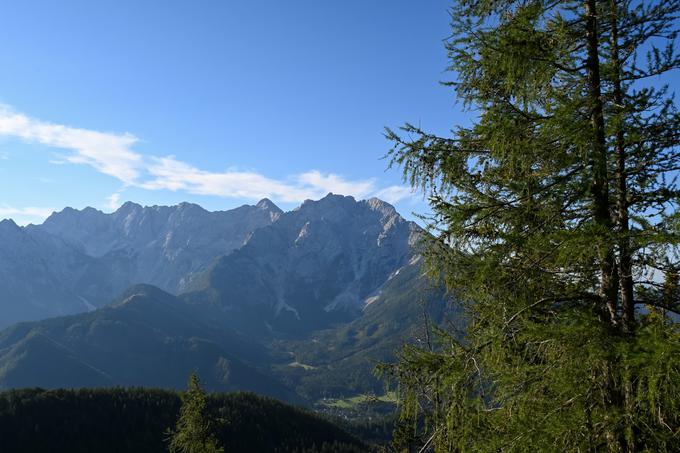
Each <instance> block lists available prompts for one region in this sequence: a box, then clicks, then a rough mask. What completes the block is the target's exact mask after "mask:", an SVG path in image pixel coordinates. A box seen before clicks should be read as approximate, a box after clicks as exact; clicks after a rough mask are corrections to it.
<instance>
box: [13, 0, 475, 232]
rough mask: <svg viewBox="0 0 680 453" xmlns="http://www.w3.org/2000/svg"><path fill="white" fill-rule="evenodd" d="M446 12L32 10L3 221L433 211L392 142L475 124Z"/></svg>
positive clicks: (391, 5)
mask: <svg viewBox="0 0 680 453" xmlns="http://www.w3.org/2000/svg"><path fill="white" fill-rule="evenodd" d="M448 5H449V2H448V1H444V0H431V1H412V0H372V1H366V0H345V1H342V2H337V1H336V2H331V1H319V0H306V1H303V0H289V1H282V0H278V1H275V0H267V1H264V0H261V1H257V2H256V1H252V0H250V1H243V0H235V1H227V0H224V1H208V0H203V1H200V2H189V1H123V0H117V1H96V2H93V1H91V0H88V1H60V2H54V1H40V2H38V1H30V0H23V1H21V2H11V3H8V4H7V5H4V6H3V8H2V11H1V14H0V67H1V68H2V70H1V71H0V104H1V107H0V191H1V193H2V194H3V196H2V198H0V217H12V218H14V219H15V220H16V221H17V222H18V223H23V224H25V223H27V222H39V221H41V220H42V218H44V216H45V215H46V214H49V212H51V211H52V210H60V209H62V208H63V207H64V206H73V207H76V208H82V207H85V206H94V207H97V208H99V209H102V210H105V211H110V210H111V209H114V208H115V207H116V205H118V204H119V203H122V202H123V201H126V200H132V201H136V202H138V203H141V204H148V205H152V204H175V203H178V202H181V201H191V202H195V203H199V204H201V205H203V206H205V207H206V208H208V209H228V208H231V207H235V206H238V205H241V204H243V203H252V202H256V201H257V200H258V199H260V198H262V197H264V196H267V197H269V198H271V199H272V200H273V201H274V202H276V203H277V204H279V205H280V206H281V207H282V208H284V209H290V208H293V207H295V206H296V205H298V204H299V202H301V201H303V200H304V199H305V198H317V197H319V196H323V195H324V194H325V193H327V192H329V191H332V192H335V193H345V194H351V195H354V196H356V197H357V198H366V197H370V196H375V195H378V196H381V197H382V198H385V199H387V200H388V201H391V202H394V203H395V204H396V206H397V207H398V209H399V210H400V211H401V212H402V213H404V214H408V213H410V212H411V211H414V210H415V211H423V210H424V209H425V206H424V203H423V202H422V199H421V198H420V197H419V196H417V195H416V196H413V195H412V194H410V193H409V191H408V190H407V189H406V188H405V187H404V186H403V183H402V181H401V173H400V171H399V170H398V169H393V170H390V171H386V168H387V162H386V161H385V160H382V159H381V157H382V156H383V155H384V154H385V152H386V151H387V149H388V147H389V144H388V143H387V141H386V140H385V139H384V138H383V136H382V131H383V127H384V126H392V127H397V126H399V125H400V124H402V123H404V122H406V121H409V122H413V123H416V124H421V125H422V126H423V127H425V128H427V129H428V130H432V131H434V132H438V133H445V132H446V131H448V130H449V129H450V128H451V127H452V125H454V124H456V123H460V122H461V121H463V120H464V114H463V113H461V108H460V106H456V105H455V104H454V101H455V99H454V95H453V93H452V92H451V90H450V89H447V88H444V87H442V86H441V85H440V84H439V82H440V81H441V80H444V79H450V78H451V75H450V74H447V73H445V68H446V65H447V61H446V54H445V50H444V49H443V40H444V39H445V38H446V37H447V34H448V15H447V7H448Z"/></svg>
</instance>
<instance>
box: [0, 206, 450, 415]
mask: <svg viewBox="0 0 680 453" xmlns="http://www.w3.org/2000/svg"><path fill="white" fill-rule="evenodd" d="M422 234H424V233H423V231H422V230H421V229H420V228H419V227H418V226H417V225H416V224H414V223H413V222H409V221H406V220H405V219H403V218H402V217H401V216H400V215H399V214H398V213H397V212H396V210H395V209H394V208H393V207H392V206H390V205H389V204H387V203H385V202H383V201H381V200H378V199H370V200H363V201H356V200H355V199H354V198H352V197H343V196H340V195H328V196H326V197H325V198H323V199H321V200H318V201H311V200H310V201H307V202H305V203H303V204H302V205H301V206H300V207H298V208H297V209H294V210H292V211H290V212H285V213H284V212H282V211H281V210H280V209H279V208H277V207H276V206H275V205H274V204H273V203H271V202H270V201H269V200H263V201H261V202H260V203H258V204H257V205H256V206H243V207H241V208H237V209H235V210H232V211H225V212H208V211H205V210H203V209H202V208H200V207H199V206H196V205H190V204H181V205H178V206H174V207H144V208H143V207H141V206H138V205H135V204H132V203H126V204H125V205H123V206H122V207H121V208H120V209H119V210H118V211H116V212H115V213H113V214H103V213H101V212H99V211H96V210H94V209H89V208H88V209H85V210H82V211H75V210H72V209H66V210H64V211H62V212H60V213H58V214H54V215H53V216H52V217H50V218H49V219H48V220H47V221H46V222H45V223H44V224H43V225H38V226H29V227H25V228H20V227H18V226H16V225H14V224H13V223H11V222H9V221H6V222H4V223H3V224H2V228H0V265H1V266H4V268H5V269H7V270H8V272H7V273H0V283H4V284H6V285H8V286H7V287H8V288H10V290H9V291H7V292H6V293H3V294H2V295H0V301H1V302H0V312H1V314H2V316H0V318H2V319H3V320H6V319H8V318H9V319H17V318H18V319H22V320H27V321H28V320H30V319H31V318H34V317H39V318H48V319H43V320H40V321H31V322H21V323H16V324H14V325H11V326H10V327H8V328H6V329H5V330H3V331H0V389H10V388H20V387H31V386H39V387H43V388H59V387H67V388H74V387H110V386H116V385H122V386H145V387H161V388H172V389H179V388H183V386H184V383H185V381H186V377H187V376H188V375H189V374H190V373H191V372H192V371H197V372H198V373H199V374H200V375H201V377H202V379H203V381H204V384H205V386H206V388H207V389H209V390H215V391H234V390H246V391H252V392H257V393H261V394H265V395H269V396H273V397H277V398H281V399H284V400H286V401H290V402H296V403H299V402H302V403H312V404H316V403H319V401H320V400H322V399H326V398H349V397H355V396H358V395H360V394H362V393H367V392H368V393H381V392H383V391H384V388H383V385H382V383H381V382H380V381H379V380H378V379H376V378H375V377H374V376H373V373H372V370H373V368H374V367H375V365H376V363H377V362H378V361H383V360H391V359H393V357H394V356H393V354H394V351H395V350H396V349H398V347H399V346H400V345H401V344H402V343H403V342H405V341H409V340H413V339H417V338H418V332H420V331H421V330H422V327H423V325H424V320H425V318H426V317H429V318H431V319H432V320H435V321H438V320H442V319H443V317H444V306H445V305H444V303H443V300H444V294H442V292H441V290H433V289H430V284H429V282H428V279H427V278H426V277H424V276H423V275H422V269H421V261H422V260H421V259H420V255H419V253H418V244H419V238H420V237H421V235H422ZM9 235H14V236H13V237H14V240H9V239H7V237H8V236H9ZM2 247H5V249H2ZM10 248H11V249H12V250H13V252H12V253H13V254H10V253H9V252H6V251H5V250H6V249H7V250H9V249H10ZM13 260H14V261H16V262H18V263H19V264H17V266H14V267H13V266H12V265H11V262H13ZM38 263H41V264H40V266H39V265H38ZM46 263H47V264H46ZM41 266H44V267H41ZM22 272H23V273H24V274H25V275H24V274H22ZM27 275H31V278H32V279H33V280H31V279H30V278H29V277H27ZM12 282H14V283H13V286H12V285H10V283H12ZM126 288H127V289H126ZM95 293H97V294H98V295H97V296H96V297H95V296H94V294H95ZM104 300H106V302H105V303H104V302H103V301H104ZM84 301H86V302H87V304H86V303H85V302H84ZM96 307H99V308H96ZM95 308H96V309H95ZM78 312H79V313H78ZM58 313H65V314H68V315H67V316H60V317H50V316H54V315H55V314H58ZM69 313H73V314H69ZM5 315H6V316H5ZM454 315H455V313H454Z"/></svg>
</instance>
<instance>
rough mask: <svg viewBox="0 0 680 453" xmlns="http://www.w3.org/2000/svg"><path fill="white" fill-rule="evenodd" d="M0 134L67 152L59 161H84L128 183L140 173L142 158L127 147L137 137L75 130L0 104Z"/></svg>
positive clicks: (75, 162)
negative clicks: (31, 116) (37, 118)
mask: <svg viewBox="0 0 680 453" xmlns="http://www.w3.org/2000/svg"><path fill="white" fill-rule="evenodd" d="M0 135H5V136H12V137H18V138H20V139H22V140H25V141H26V142H29V143H40V144H42V145H46V146H51V147H55V148H61V149H65V150H68V151H70V153H69V154H66V155H64V156H62V159H61V160H63V161H66V162H70V163H73V164H85V165H90V166H92V167H94V168H95V169H96V170H98V171H100V172H101V173H104V174H107V175H110V176H113V177H115V178H118V179H120V180H121V181H123V182H125V183H126V184H132V183H134V182H135V181H136V179H137V178H138V177H139V176H140V170H141V167H142V166H143V158H142V156H141V155H140V154H138V153H136V152H134V151H132V150H131V149H130V147H131V146H132V145H133V144H134V143H136V142H137V138H136V137H135V136H134V135H130V134H111V133H105V132H98V131H91V130H87V129H78V128H73V127H68V126H63V125H60V124H53V123H48V122H45V121H40V120H36V119H33V118H30V117H28V116H26V115H23V114H21V113H17V112H15V111H14V110H12V109H11V108H9V107H7V106H0Z"/></svg>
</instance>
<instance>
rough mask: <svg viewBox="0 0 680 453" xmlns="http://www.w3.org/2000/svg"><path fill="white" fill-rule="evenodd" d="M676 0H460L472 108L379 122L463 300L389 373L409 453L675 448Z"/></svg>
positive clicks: (679, 304) (457, 13) (460, 39)
mask: <svg viewBox="0 0 680 453" xmlns="http://www.w3.org/2000/svg"><path fill="white" fill-rule="evenodd" d="M679 11H680V1H679V0H659V1H628V0H580V1H560V0H550V1H543V0H522V1H516V0H459V1H458V2H457V4H456V5H455V6H454V7H453V8H452V9H451V23H452V35H451V38H450V39H449V40H448V42H447V50H448V53H449V57H450V61H451V66H450V70H451V71H453V72H454V73H455V77H456V80H455V81H454V82H450V83H447V85H449V86H451V87H452V88H453V89H455V91H456V94H457V97H458V99H459V100H460V101H462V102H463V103H464V105H465V106H467V107H469V110H470V111H471V112H473V114H474V120H473V124H472V126H470V127H457V128H456V129H455V130H454V131H453V132H452V136H451V137H440V136H436V135H433V134H430V133H428V132H426V131H424V130H422V129H421V128H419V127H415V126H413V125H410V124H407V125H405V126H404V127H403V128H402V130H401V131H397V132H395V131H392V130H389V129H388V130H387V137H388V139H390V140H391V141H392V142H393V144H394V146H393V148H392V150H391V151H390V154H389V155H390V157H391V159H392V164H393V165H399V166H401V167H402V168H403V170H404V175H405V178H406V179H407V180H408V181H409V182H410V184H411V185H412V186H414V187H416V188H419V189H421V190H423V191H424V193H425V194H426V195H427V196H428V198H429V202H430V206H431V208H432V211H433V215H432V216H430V217H424V219H425V220H426V221H427V222H428V224H429V228H430V231H431V233H432V234H431V235H430V236H429V237H428V238H427V239H426V241H427V245H428V247H427V252H426V258H427V263H428V265H429V269H430V271H431V273H432V275H433V277H435V278H441V279H442V280H443V283H444V284H445V285H446V287H447V288H448V290H449V291H450V292H451V294H452V297H454V298H455V299H456V300H457V301H458V303H460V304H461V305H462V306H463V307H464V309H465V312H466V321H467V329H466V333H465V335H464V337H463V339H462V340H461V336H460V335H456V334H455V332H447V331H443V330H440V331H437V332H436V334H437V335H436V337H437V338H438V342H437V343H435V344H432V345H431V346H428V347H427V348H419V347H414V346H409V347H406V348H405V349H404V350H403V351H402V353H401V356H400V361H399V362H398V363H397V364H395V365H393V366H387V367H384V368H383V369H382V371H383V373H386V374H388V375H389V376H391V377H392V378H393V379H395V380H396V381H397V383H398V388H399V392H398V393H399V397H400V407H401V422H400V424H399V426H398V427H397V430H396V444H397V446H398V447H399V448H400V449H403V450H410V449H415V451H421V449H422V451H428V450H430V449H432V450H436V451H442V452H444V451H610V452H619V451H627V452H632V451H680V330H679V327H678V324H677V323H676V322H674V320H675V321H677V320H678V319H679V318H678V317H677V315H678V312H680V291H678V270H679V269H680V262H679V261H678V253H677V252H678V244H679V240H680V228H679V226H680V217H679V216H678V213H677V206H678V202H679V201H680V198H679V191H678V187H677V184H676V179H677V177H678V171H679V170H680V154H679V153H680V146H679V145H680V115H679V114H678V110H677V109H676V106H675V103H674V101H673V97H672V93H671V92H670V90H669V88H668V86H663V84H662V82H663V80H664V76H663V75H664V74H665V73H667V72H668V71H671V70H675V69H677V68H678V67H679V66H680V58H679V57H678V54H677V53H676V52H675V49H674V46H673V42H674V39H675V37H676V33H677V27H678V13H679Z"/></svg>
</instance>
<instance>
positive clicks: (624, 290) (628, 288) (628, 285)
mask: <svg viewBox="0 0 680 453" xmlns="http://www.w3.org/2000/svg"><path fill="white" fill-rule="evenodd" d="M610 7H611V11H610V14H611V15H610V20H611V23H610V27H611V60H612V66H613V78H612V85H613V94H614V104H615V106H614V109H615V111H617V113H618V118H617V119H616V121H615V130H616V136H615V142H614V147H615V150H616V197H617V203H616V204H617V206H616V211H617V216H616V222H617V223H618V231H619V235H620V237H619V241H618V246H619V269H618V271H619V284H620V289H621V315H622V325H623V326H622V327H623V331H624V333H626V334H629V335H630V334H632V333H633V332H634V331H635V302H634V300H633V270H632V269H633V268H632V259H631V247H630V238H629V236H628V233H629V229H630V227H629V224H628V223H629V219H628V188H627V187H626V182H627V181H626V149H625V143H624V135H623V134H624V132H623V121H624V118H623V115H624V112H623V109H624V99H623V87H622V86H621V62H620V60H619V35H618V25H619V24H618V21H619V18H618V10H617V8H618V6H617V4H616V0H611V2H610ZM629 371H630V370H625V372H624V376H623V398H624V407H625V419H624V426H625V434H624V437H625V447H626V451H627V452H629V453H630V452H634V451H635V432H634V429H633V426H632V417H633V411H634V409H635V408H634V399H635V398H634V395H633V383H632V376H631V375H630V372H629Z"/></svg>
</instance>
